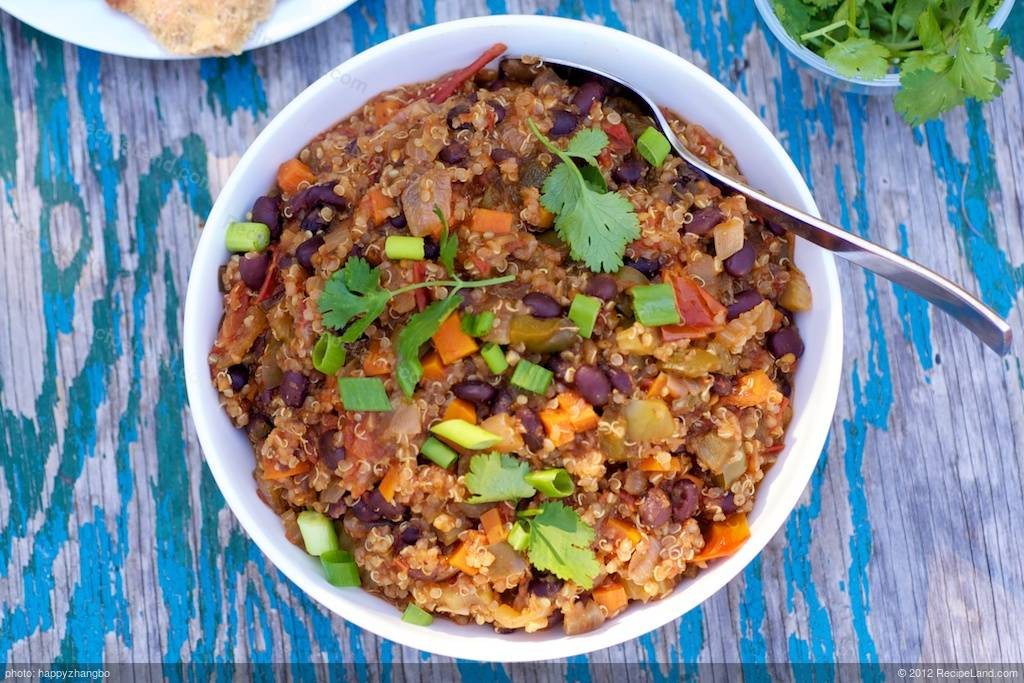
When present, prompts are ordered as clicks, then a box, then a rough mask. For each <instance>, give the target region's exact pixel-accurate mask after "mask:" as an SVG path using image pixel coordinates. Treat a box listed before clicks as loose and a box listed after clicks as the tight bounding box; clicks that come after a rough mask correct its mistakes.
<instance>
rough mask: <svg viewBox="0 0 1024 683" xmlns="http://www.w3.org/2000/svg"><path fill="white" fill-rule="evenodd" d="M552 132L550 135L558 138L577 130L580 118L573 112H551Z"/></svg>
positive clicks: (555, 110) (550, 131) (558, 110)
mask: <svg viewBox="0 0 1024 683" xmlns="http://www.w3.org/2000/svg"><path fill="white" fill-rule="evenodd" d="M551 121H552V123H551V130H549V131H548V135H550V136H551V137H554V138H557V137H561V136H563V135H568V134H569V133H571V132H573V131H574V130H576V126H578V125H579V122H580V118H579V116H577V115H576V114H573V113H572V112H571V111H567V110H565V109H554V110H552V112H551Z"/></svg>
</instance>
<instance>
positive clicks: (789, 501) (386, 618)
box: [183, 15, 843, 662]
mask: <svg viewBox="0 0 1024 683" xmlns="http://www.w3.org/2000/svg"><path fill="white" fill-rule="evenodd" d="M481 28H486V29H491V30H495V29H497V30H501V29H524V30H525V29H530V30H534V29H538V30H545V31H551V32H552V33H554V34H555V35H558V32H559V31H575V32H578V34H579V35H580V36H584V35H585V36H586V38H587V39H593V40H596V41H601V40H605V41H608V40H611V41H616V42H618V43H620V44H621V45H622V46H623V47H624V48H627V47H628V48H629V49H631V50H638V51H647V54H649V55H650V56H651V57H652V59H654V58H658V59H659V60H660V61H661V62H662V63H665V62H667V61H669V60H671V61H673V62H674V66H675V67H676V68H678V69H681V70H685V71H687V72H688V73H689V74H690V75H692V76H693V78H694V79H695V80H697V81H699V82H700V83H702V85H703V86H704V87H706V88H707V90H708V91H709V92H711V93H714V94H715V95H717V98H718V99H719V100H721V101H722V106H723V107H725V108H728V109H729V111H730V114H732V115H735V116H737V117H739V118H741V119H742V120H743V122H744V125H746V126H748V127H749V128H750V129H751V132H752V134H756V135H758V136H759V137H760V139H761V141H762V142H763V143H764V145H765V146H766V147H767V148H768V152H769V153H770V154H771V156H772V160H773V161H774V162H777V163H778V164H779V165H780V166H781V167H782V168H783V169H784V170H785V172H786V175H787V179H786V180H787V182H789V183H791V184H792V188H793V190H794V191H795V192H796V194H797V195H799V199H800V201H799V202H798V203H799V204H801V205H802V207H801V208H803V209H805V210H808V211H811V212H813V213H815V214H817V213H818V212H817V207H816V206H815V204H814V201H813V198H812V197H811V194H810V190H809V189H808V187H807V184H806V182H805V181H804V180H803V178H802V176H801V175H800V173H799V171H798V170H797V168H796V165H795V164H794V163H793V161H792V159H791V158H790V157H789V155H788V154H787V153H786V152H785V150H784V149H783V147H782V145H781V144H780V143H779V141H778V139H777V138H776V137H775V136H774V135H773V134H772V133H771V132H770V131H769V130H768V128H767V127H766V126H765V125H764V124H763V123H762V122H761V121H760V120H759V119H758V118H757V117H756V116H755V115H754V113H753V112H752V111H751V110H750V109H749V108H748V107H747V106H746V105H745V104H743V102H742V101H740V100H739V99H738V98H737V97H736V96H735V95H734V94H733V93H732V92H730V91H729V90H728V89H727V88H725V86H723V85H722V84H721V83H719V82H718V81H717V80H715V79H714V78H712V77H711V76H709V75H708V74H707V73H705V72H704V71H702V70H701V69H699V68H698V67H697V66H695V65H693V64H692V63H691V62H689V61H688V60H686V59H684V58H682V57H680V56H679V55H676V54H674V53H673V52H671V51H669V50H667V49H665V48H663V47H661V46H658V45H656V44H654V43H651V42H649V41H646V40H644V39H642V38H639V37H636V36H633V35H630V34H628V33H625V32H622V31H618V30H616V29H612V28H608V27H605V26H601V25H596V24H591V23H587V22H581V21H577V20H572V19H564V18H560V17H549V16H535V15H495V16H483V17H473V18H467V19H460V20H455V21H451V22H445V23H441V24H435V25H432V26H428V27H425V28H421V29H418V30H416V31H412V32H409V33H406V34H402V35H400V36H396V37H394V38H391V39H389V40H387V41H384V42H382V43H380V44H378V45H376V46H373V47H371V48H369V49H367V50H365V51H363V52H361V53H359V54H357V55H355V56H353V57H351V58H350V59H348V60H346V61H345V62H343V63H342V64H341V65H339V66H337V67H335V68H334V69H331V70H329V71H328V72H327V73H326V74H324V76H322V77H321V78H319V79H318V80H317V81H315V82H314V83H312V84H311V85H310V86H308V87H307V88H306V89H305V90H303V91H302V92H301V93H300V94H299V95H297V96H296V97H295V98H294V99H293V100H292V101H291V102H290V103H289V104H288V105H286V106H285V107H284V108H283V109H282V110H281V111H280V112H279V113H278V114H277V115H276V116H275V117H274V118H273V119H272V120H271V121H270V122H269V123H268V124H267V125H266V127H265V128H264V129H263V131H262V132H261V133H260V134H259V135H258V136H257V138H256V139H255V140H254V141H253V143H252V144H251V145H250V146H249V148H248V149H247V150H246V152H245V153H244V154H243V155H242V157H241V158H240V159H239V161H238V164H237V165H236V167H235V169H234V170H233V171H232V173H231V175H230V177H229V178H228V180H227V182H226V183H225V185H224V187H223V188H222V190H221V192H220V194H219V195H218V198H217V201H216V202H215V203H214V206H213V208H212V209H211V212H210V216H209V219H208V222H207V226H208V227H207V229H205V230H204V231H203V234H202V235H201V237H200V239H199V242H198V244H197V247H196V253H195V257H194V259H193V263H192V267H191V270H190V273H189V282H188V287H187V292H186V301H185V312H184V319H185V321H186V323H185V324H184V325H183V329H184V330H185V333H184V334H185V339H184V343H183V349H184V372H185V380H186V388H187V391H188V397H189V404H190V406H191V408H190V411H189V412H190V414H191V416H192V419H193V422H194V424H195V428H196V433H197V435H198V438H199V443H200V446H201V448H202V450H203V453H204V458H205V460H206V462H207V464H208V465H209V467H210V470H211V473H212V474H213V476H214V479H215V481H216V482H217V485H218V488H219V489H220V491H221V494H222V495H223V496H224V498H225V501H226V502H227V503H228V507H229V508H231V510H232V513H233V514H234V515H235V517H236V518H237V519H238V521H239V523H240V524H241V526H242V527H243V529H245V531H246V533H247V534H248V535H249V537H250V538H251V539H252V540H253V541H254V542H255V543H256V545H257V546H258V547H259V548H260V550H261V551H262V552H263V553H264V555H266V556H267V557H268V558H269V559H270V561H271V562H272V563H273V565H274V566H275V567H276V568H277V569H278V570H279V571H281V572H282V573H284V574H285V576H287V577H288V578H289V579H290V580H291V581H292V582H293V583H295V584H296V585H297V586H298V587H299V588H300V589H302V591H303V592H305V593H306V594H307V595H308V596H309V597H310V598H312V599H313V600H314V601H316V602H318V603H319V604H320V605H323V606H325V607H327V608H328V609H330V610H331V611H332V612H335V613H337V614H339V615H340V616H342V617H343V618H344V619H346V620H347V621H350V622H351V623H353V624H355V625H356V626H358V627H360V628H362V629H366V630H367V631H370V632H371V633H374V634H376V635H378V636H380V637H382V638H388V639H390V640H392V641H395V642H397V643H400V644H402V645H406V646H409V647H412V648H416V649H419V650H422V651H426V652H431V653H434V654H438V655H442V656H449V657H453V658H457V659H464V660H465V659H469V660H478V661H500V662H519V661H541V660H551V659H562V658H565V657H570V656H575V655H579V654H584V653H588V652H592V651H595V650H599V649H603V648H606V647H610V646H613V645H618V644H620V643H623V642H627V641H629V640H632V639H634V638H637V637H640V636H642V635H644V634H646V633H648V632H650V631H652V630H655V629H657V628H660V627H661V626H663V625H665V624H667V623H669V622H671V621H674V620H676V619H678V618H679V617H681V616H682V615H683V614H685V613H686V612H688V611H689V610H690V609H692V608H694V607H696V606H698V605H699V604H701V603H703V602H704V601H705V600H706V599H708V598H709V597H711V596H712V595H714V594H715V593H717V592H718V591H719V590H721V588H722V587H723V586H725V585H726V584H727V583H728V582H729V581H731V580H732V579H734V578H735V577H736V575H738V574H739V573H740V572H741V571H742V570H743V569H744V568H745V567H746V566H747V565H748V564H749V563H750V562H751V561H752V560H753V558H754V557H755V556H756V555H757V554H758V553H760V551H761V550H762V549H763V548H764V546H765V545H767V543H768V542H769V541H770V540H771V539H772V538H773V537H774V536H775V535H776V534H777V533H778V531H779V529H780V528H781V527H782V525H783V523H784V522H785V520H786V519H787V518H788V517H789V515H790V513H791V512H792V511H793V509H794V508H795V507H796V504H797V502H798V501H799V498H800V496H801V495H803V492H804V491H805V490H806V488H807V484H808V482H809V481H810V478H811V475H812V474H813V471H814V469H815V467H816V466H817V463H818V461H819V459H820V457H821V451H822V448H823V446H824V444H825V443H826V439H827V435H828V432H829V429H830V426H831V417H832V415H833V414H834V410H835V405H836V401H837V399H838V394H839V383H840V374H841V366H842V346H843V339H842V301H841V297H840V289H839V280H838V275H837V272H836V267H835V262H834V259H833V258H832V256H831V255H826V254H821V256H820V258H821V261H820V263H821V266H820V268H821V272H822V277H823V279H824V280H825V281H826V283H827V285H828V287H827V291H816V297H817V298H818V300H817V302H816V306H824V307H825V313H824V319H825V322H824V324H823V325H822V331H821V339H820V346H821V348H822V357H821V362H820V367H819V372H818V373H817V374H816V375H815V377H814V378H813V392H809V393H813V394H814V398H815V400H814V405H815V407H816V410H817V412H819V413H820V414H821V415H825V416H826V418H825V419H822V420H820V421H818V422H811V423H806V424H805V425H804V426H803V429H802V431H801V434H802V436H803V440H802V441H801V440H797V445H796V446H794V445H793V442H792V441H790V440H788V439H787V448H786V451H785V452H784V453H787V454H788V455H787V457H789V458H795V455H796V454H797V453H799V454H800V456H801V457H800V458H796V461H797V463H798V464H799V468H798V469H796V470H794V471H793V472H791V474H792V475H793V476H792V477H791V478H790V479H789V480H788V481H779V482H778V486H779V488H780V489H782V490H779V491H777V492H775V494H776V495H775V496H774V497H773V499H772V507H768V506H767V504H766V507H765V508H764V509H763V510H762V511H761V512H760V513H759V515H758V519H757V527H758V528H761V527H763V528H764V529H765V530H767V531H768V533H760V534H754V535H752V537H751V539H750V540H749V541H748V542H747V543H745V544H744V545H743V547H742V548H741V549H740V550H739V551H738V552H737V553H735V554H734V555H732V556H731V557H729V558H725V559H723V560H720V561H718V562H719V564H718V566H717V567H714V566H712V567H709V568H708V569H707V570H704V573H707V574H708V576H707V577H706V578H705V580H704V583H703V584H701V586H702V589H701V590H700V591H697V590H691V591H690V593H689V594H687V593H686V589H685V588H681V589H679V590H678V591H676V592H675V593H674V594H670V595H669V596H666V598H664V599H663V600H659V601H652V602H651V603H647V604H644V605H642V606H637V607H633V608H632V609H642V610H644V611H645V612H647V613H648V616H649V617H650V618H648V619H646V620H643V622H642V623H640V622H639V620H638V621H637V622H636V623H634V624H632V625H630V626H629V627H626V626H624V625H623V624H622V623H621V622H620V619H621V617H620V619H613V620H609V622H606V623H605V625H604V626H603V627H602V628H600V629H598V630H596V631H593V632H590V633H586V634H580V635H576V636H561V635H559V636H558V637H551V638H546V639H543V640H515V639H511V638H509V639H508V640H507V641H503V643H502V647H501V648H500V649H499V650H497V651H494V650H488V649H487V648H474V647H473V642H472V641H473V640H474V636H473V632H472V631H469V630H467V631H466V632H465V635H464V636H463V631H461V630H459V631H457V632H456V637H451V636H450V634H449V635H447V636H445V637H437V636H436V635H433V636H432V635H431V634H430V631H431V629H424V628H422V627H417V626H412V625H409V624H405V623H404V622H401V621H400V612H399V611H398V610H397V609H396V608H394V607H393V606H390V605H389V606H388V613H387V614H383V613H382V612H381V610H379V609H376V608H367V607H363V606H361V605H359V604H356V602H355V601H354V600H353V599H352V598H349V597H348V596H346V595H345V593H344V591H339V590H338V589H336V588H334V587H332V586H330V585H329V584H327V583H326V581H324V580H323V579H322V577H320V578H318V579H314V578H313V577H312V576H311V575H310V573H309V570H308V566H309V565H308V558H306V560H307V564H306V565H305V566H302V565H301V564H300V562H299V561H298V560H297V559H295V557H294V555H290V554H288V553H287V552H286V551H281V550H278V549H277V548H276V547H275V546H276V545H277V544H278V542H279V541H278V540H277V539H276V538H274V537H272V535H271V534H270V532H269V531H268V530H267V529H264V528H263V527H261V526H260V524H259V523H258V522H257V520H256V519H255V517H254V513H253V512H252V510H251V509H250V506H251V505H252V501H251V500H246V499H244V497H243V496H242V495H241V493H240V492H239V491H238V490H237V489H236V488H235V484H234V483H233V482H232V481H231V480H230V473H229V472H228V470H227V465H226V464H225V460H224V459H223V458H226V457H227V455H226V454H225V453H223V451H225V450H226V449H223V448H222V449H220V450H218V442H217V440H216V439H215V438H214V435H213V430H214V427H213V422H212V421H213V420H216V419H220V420H223V419H225V418H224V414H223V409H222V408H221V406H220V404H219V401H218V400H217V398H216V397H214V398H213V399H212V405H211V399H210V398H209V395H210V394H215V393H216V392H215V391H214V390H213V388H212V385H211V384H210V381H209V368H208V366H207V362H206V358H207V354H208V349H209V340H198V342H199V343H198V344H197V340H196V339H195V336H196V334H197V333H196V332H194V331H193V327H194V326H191V325H189V324H187V321H188V320H189V319H196V318H195V316H196V315H197V314H199V313H198V312H199V311H200V307H201V306H206V305H208V303H207V301H204V299H206V300H208V299H209V292H208V291H205V290H206V289H207V284H206V283H207V280H205V279H201V278H199V277H193V275H195V274H197V273H200V272H203V274H204V275H209V272H208V270H207V271H204V270H203V268H204V266H203V261H204V260H209V257H208V253H209V252H210V251H211V250H215V251H216V253H217V254H223V245H222V244H216V245H215V244H213V242H212V240H214V239H215V236H214V234H213V233H214V230H212V229H210V228H209V226H210V225H211V224H212V225H217V224H218V223H216V222H215V221H216V220H219V219H220V218H222V216H221V215H220V214H222V213H225V212H226V211H227V210H226V209H225V208H224V206H225V205H226V204H227V203H228V202H229V199H228V198H229V197H233V196H234V195H235V194H236V193H239V192H245V193H248V194H251V191H249V190H244V189H241V188H240V185H241V183H242V175H243V172H242V171H243V169H246V168H247V167H248V166H251V165H252V164H254V163H256V162H258V161H259V159H260V158H261V154H262V153H263V148H264V147H266V146H267V145H269V144H270V142H271V141H272V140H273V139H275V138H277V137H278V136H279V135H282V133H283V130H282V129H284V128H285V126H286V125H287V123H288V122H289V120H290V119H291V118H292V117H293V116H295V115H297V113H298V112H300V111H301V110H302V109H303V108H304V107H305V106H307V104H308V103H309V102H310V101H312V100H314V99H315V97H316V96H317V95H319V94H321V92H322V91H324V90H325V89H330V88H332V87H334V84H335V83H336V82H338V81H339V79H340V78H342V77H343V76H344V74H345V73H350V72H352V71H354V70H356V69H357V68H359V67H361V66H363V65H364V64H366V63H368V62H371V61H372V60H374V59H376V58H377V57H378V56H381V55H384V54H386V53H387V52H388V51H390V50H392V49H394V48H395V47H397V46H400V45H405V44H407V43H412V42H414V41H429V40H433V39H436V38H438V37H439V36H445V37H446V39H450V38H451V34H453V33H454V32H456V31H461V30H465V31H472V30H475V29H481ZM373 94H375V93H369V94H368V95H367V97H369V96H372V95H373ZM347 115H348V114H347V113H342V114H340V115H339V117H338V120H341V119H342V118H344V116H347ZM319 132H321V131H311V132H309V134H308V135H306V134H302V135H301V136H298V137H299V138H301V139H300V140H298V142H297V145H298V146H301V145H302V144H305V142H306V141H307V140H308V139H311V138H312V137H313V136H315V135H316V134H318V133H319ZM283 134H285V135H289V136H292V137H295V135H294V132H293V131H290V130H289V131H286V132H284V133H283ZM223 218H225V219H227V218H228V216H227V215H226V214H225V215H224V216H223ZM798 249H814V250H817V249H818V248H817V247H812V246H811V245H809V244H806V243H803V242H802V241H798ZM218 259H219V262H223V256H222V255H221V256H218ZM809 386H810V385H809ZM808 405H809V404H808ZM214 412H216V413H217V415H214ZM798 421H799V420H798V416H797V415H794V418H793V422H792V423H791V424H790V429H791V430H792V429H793V428H794V427H795V425H796V424H797V422H798ZM811 449H813V450H811ZM776 467H781V464H777V465H776ZM783 487H785V488H784V489H783ZM783 494H786V495H785V497H784V498H783V497H782V495H783ZM257 500H258V499H257ZM780 501H781V502H780ZM258 502H259V504H260V505H263V503H262V502H261V501H258ZM276 531H277V533H276V534H275V535H274V536H279V535H281V531H280V527H279V528H278V529H277V530H276ZM716 568H717V569H719V571H718V572H717V573H713V572H714V570H715V569H716ZM698 593H703V597H697V596H698ZM681 594H682V595H687V599H686V600H682V599H679V600H677V601H675V602H678V603H679V604H678V605H676V604H671V605H669V604H668V602H667V601H669V600H671V598H673V596H678V597H679V598H682V595H681ZM378 600H380V599H379V598H378ZM381 602H382V604H386V603H383V601H382V600H381ZM659 606H661V607H660V609H659ZM342 607H344V610H342ZM610 625H611V626H612V627H610ZM435 626H436V624H435ZM458 628H459V629H471V628H480V627H475V626H474V627H470V626H459V627H458ZM545 633H547V632H545ZM492 635H493V634H492ZM477 637H479V636H477ZM506 642H507V647H506V646H505V644H506Z"/></svg>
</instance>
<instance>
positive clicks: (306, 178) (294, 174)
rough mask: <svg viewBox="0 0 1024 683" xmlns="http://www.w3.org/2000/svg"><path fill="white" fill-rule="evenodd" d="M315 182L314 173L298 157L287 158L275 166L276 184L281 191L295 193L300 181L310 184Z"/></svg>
mask: <svg viewBox="0 0 1024 683" xmlns="http://www.w3.org/2000/svg"><path fill="white" fill-rule="evenodd" d="M315 182H316V175H314V173H313V171H312V170H311V169H310V168H309V166H306V164H304V163H302V162H301V161H299V160H298V159H289V160H288V161H286V162H284V163H283V164H281V165H280V166H278V168H277V186H278V187H280V188H281V191H282V192H287V193H288V194H295V193H296V192H298V191H299V185H301V184H302V183H307V184H309V185H312V184H313V183H315Z"/></svg>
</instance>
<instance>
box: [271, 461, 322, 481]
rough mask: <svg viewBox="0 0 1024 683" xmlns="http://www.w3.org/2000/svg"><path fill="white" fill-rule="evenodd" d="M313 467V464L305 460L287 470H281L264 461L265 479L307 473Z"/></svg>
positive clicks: (283, 477)
mask: <svg viewBox="0 0 1024 683" xmlns="http://www.w3.org/2000/svg"><path fill="white" fill-rule="evenodd" d="M311 469H313V464H312V463H311V462H309V461H308V460H303V461H302V462H300V463H299V464H298V465H296V466H295V467H292V468H291V469H287V470H279V469H277V468H276V467H275V466H273V465H271V464H270V463H267V462H266V461H264V463H263V478H264V479H285V478H287V477H294V476H295V475H297V474H305V473H306V472H309V471H310V470H311Z"/></svg>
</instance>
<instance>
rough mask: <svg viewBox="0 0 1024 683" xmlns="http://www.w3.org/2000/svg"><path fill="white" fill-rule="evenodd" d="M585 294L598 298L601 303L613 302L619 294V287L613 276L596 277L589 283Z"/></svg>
mask: <svg viewBox="0 0 1024 683" xmlns="http://www.w3.org/2000/svg"><path fill="white" fill-rule="evenodd" d="M583 291H584V293H585V294H589V295H590V296H596V297H597V298H598V299H600V300H601V301H611V300H612V299H614V298H615V297H616V296H618V294H619V285H618V283H616V282H615V278H613V277H612V276H611V275H595V276H594V277H592V278H590V281H589V282H587V287H586V289H584V290H583Z"/></svg>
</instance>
